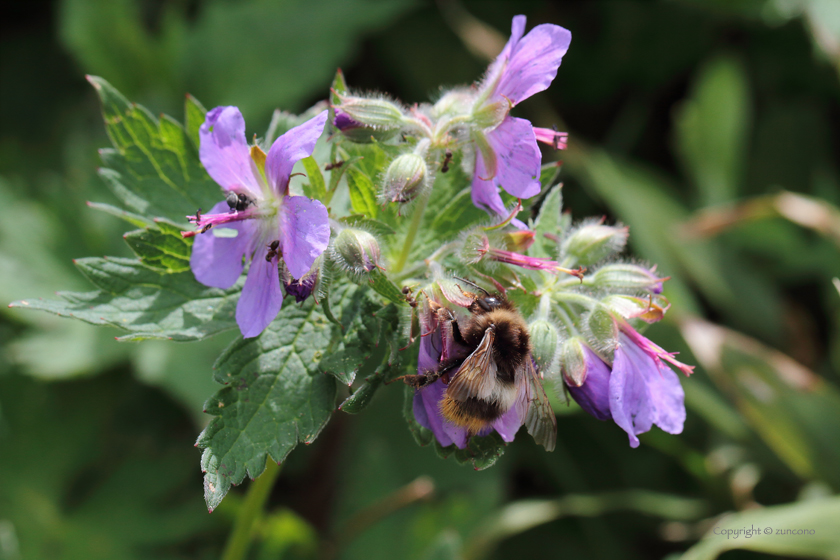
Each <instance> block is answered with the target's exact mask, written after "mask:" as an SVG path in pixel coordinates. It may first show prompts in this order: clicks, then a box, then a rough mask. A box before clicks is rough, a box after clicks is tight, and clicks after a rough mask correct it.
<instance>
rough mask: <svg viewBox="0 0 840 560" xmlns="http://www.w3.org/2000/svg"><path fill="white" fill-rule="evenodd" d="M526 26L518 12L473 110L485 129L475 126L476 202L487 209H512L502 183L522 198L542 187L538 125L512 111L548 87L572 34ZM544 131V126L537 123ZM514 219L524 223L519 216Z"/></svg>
mask: <svg viewBox="0 0 840 560" xmlns="http://www.w3.org/2000/svg"><path fill="white" fill-rule="evenodd" d="M524 32H525V16H516V17H514V18H513V24H512V28H511V36H510V40H508V42H507V44H506V45H505V48H504V49H503V50H502V52H501V54H499V56H498V57H497V58H496V60H495V61H493V63H492V64H491V65H490V67H489V68H488V70H487V76H486V77H485V78H484V80H483V82H482V84H481V86H480V90H479V94H478V99H477V101H476V103H475V106H474V107H473V115H474V117H475V118H476V120H477V121H478V122H479V123H481V124H482V125H486V126H483V127H482V130H480V131H478V130H476V131H473V133H472V134H473V136H472V137H473V140H474V142H475V145H476V148H477V149H476V155H475V173H474V175H473V183H472V199H473V203H474V204H475V205H476V206H478V207H479V208H482V209H484V210H486V211H487V212H490V213H493V214H498V215H501V216H504V215H506V214H507V211H506V210H505V206H504V203H503V202H502V198H501V196H500V195H499V190H498V187H502V188H503V189H505V190H506V191H507V192H508V193H510V194H512V195H513V196H515V197H517V198H530V197H532V196H534V195H536V194H538V193H539V192H540V181H539V178H540V162H541V155H540V150H539V147H538V146H537V135H536V133H535V130H534V127H533V126H532V125H531V123H530V122H528V121H527V120H525V119H518V118H515V117H511V116H510V115H509V114H508V113H509V111H510V109H511V108H512V107H514V106H515V105H517V104H519V103H520V102H521V101H523V100H525V99H527V98H529V97H531V96H532V95H534V94H535V93H538V92H541V91H543V90H545V89H546V88H548V86H549V85H550V84H551V81H552V80H553V79H554V77H555V76H556V75H557V69H558V68H559V67H560V62H561V61H562V60H563V55H565V54H566V51H567V50H568V49H569V44H570V43H571V40H572V34H571V33H570V32H569V31H568V30H567V29H564V28H562V27H560V26H558V25H551V24H543V25H538V26H537V27H535V28H534V29H532V30H531V31H530V32H529V33H528V35H526V36H525V37H523V36H522V35H523V33H524ZM538 130H539V131H540V133H541V134H542V130H543V129H538ZM513 223H514V225H516V226H517V227H519V228H520V229H521V228H524V224H522V222H519V221H518V220H515V221H514V222H513Z"/></svg>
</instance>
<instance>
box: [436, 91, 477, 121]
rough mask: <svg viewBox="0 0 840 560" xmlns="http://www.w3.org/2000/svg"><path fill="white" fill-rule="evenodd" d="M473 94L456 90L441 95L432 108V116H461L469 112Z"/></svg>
mask: <svg viewBox="0 0 840 560" xmlns="http://www.w3.org/2000/svg"><path fill="white" fill-rule="evenodd" d="M472 100H473V94H472V93H471V92H470V91H469V90H468V89H456V90H452V91H449V92H446V93H445V94H443V95H442V96H441V97H440V99H438V100H437V103H435V104H434V107H432V115H433V116H434V117H435V118H440V117H442V116H444V115H461V114H464V113H467V112H468V111H469V110H470V104H471V103H472Z"/></svg>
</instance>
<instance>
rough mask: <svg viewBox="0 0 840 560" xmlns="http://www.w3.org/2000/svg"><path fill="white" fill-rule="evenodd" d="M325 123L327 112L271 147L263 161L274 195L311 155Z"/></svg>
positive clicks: (281, 189) (297, 127)
mask: <svg viewBox="0 0 840 560" xmlns="http://www.w3.org/2000/svg"><path fill="white" fill-rule="evenodd" d="M326 122H327V111H322V112H320V113H319V114H318V115H316V116H315V117H312V118H311V119H309V120H308V121H306V122H305V123H303V124H302V125H300V126H296V127H294V128H293V129H291V130H289V131H287V132H286V133H285V134H283V135H282V136H281V137H280V138H278V139H277V140H275V141H274V144H272V145H271V149H269V150H268V155H267V156H266V159H265V176H266V179H268V184H269V185H270V186H271V188H272V189H274V192H275V193H277V194H278V195H282V194H285V193H286V191H287V189H288V187H289V176H290V175H291V174H292V168H293V167H294V166H295V163H297V162H298V161H300V160H301V159H303V158H305V157H307V156H310V155H312V150H314V149H315V142H317V141H318V138H320V137H321V133H322V132H324V123H326ZM293 274H294V273H293Z"/></svg>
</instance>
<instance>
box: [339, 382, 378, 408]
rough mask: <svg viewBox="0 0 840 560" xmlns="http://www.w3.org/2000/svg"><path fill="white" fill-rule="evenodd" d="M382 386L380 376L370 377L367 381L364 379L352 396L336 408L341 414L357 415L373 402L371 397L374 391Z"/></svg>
mask: <svg viewBox="0 0 840 560" xmlns="http://www.w3.org/2000/svg"><path fill="white" fill-rule="evenodd" d="M380 385H382V376H381V375H372V376H371V377H370V378H369V379H366V380H365V381H364V382H363V383H362V384H361V385H359V386H358V387H357V388H356V390H355V391H353V394H352V395H350V396H349V397H347V398H346V399H344V402H342V403H341V404H340V405H339V406H338V410H340V411H342V412H346V413H347V414H358V413H360V412H361V411H362V410H364V409H365V408H367V406H368V405H369V404H370V401H371V400H373V395H375V394H376V391H377V390H378V389H379V386H380Z"/></svg>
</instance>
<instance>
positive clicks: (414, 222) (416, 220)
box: [391, 189, 432, 272]
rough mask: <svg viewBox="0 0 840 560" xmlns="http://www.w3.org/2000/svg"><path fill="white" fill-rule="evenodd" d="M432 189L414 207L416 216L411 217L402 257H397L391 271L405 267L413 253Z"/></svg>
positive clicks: (397, 270)
mask: <svg viewBox="0 0 840 560" xmlns="http://www.w3.org/2000/svg"><path fill="white" fill-rule="evenodd" d="M431 194H432V189H427V190H426V192H424V193H423V194H422V195H420V199H419V200H418V201H417V207H416V208H415V209H414V216H412V217H411V223H410V224H409V225H408V233H407V234H406V235H405V242H404V243H403V248H402V251H401V252H400V258H399V259H397V264H395V265H394V266H393V268H392V269H391V272H400V271H401V270H402V269H403V268H405V263H406V262H408V256H409V255H410V254H411V247H412V245H414V238H415V237H417V232H418V231H419V230H420V223H421V222H422V221H423V214H424V213H425V212H426V206H427V205H428V204H429V199H430V198H431Z"/></svg>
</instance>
